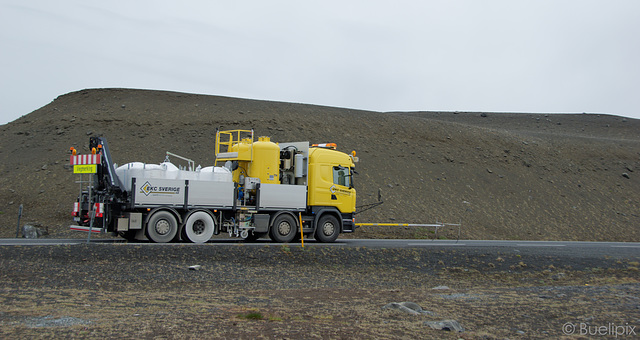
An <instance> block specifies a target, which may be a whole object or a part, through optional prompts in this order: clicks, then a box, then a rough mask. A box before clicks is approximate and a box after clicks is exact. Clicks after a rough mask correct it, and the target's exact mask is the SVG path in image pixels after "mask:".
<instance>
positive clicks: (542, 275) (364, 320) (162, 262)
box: [0, 244, 640, 339]
mask: <svg viewBox="0 0 640 340" xmlns="http://www.w3.org/2000/svg"><path fill="white" fill-rule="evenodd" d="M289 248H290V249H289V252H283V251H282V248H281V247H280V246H278V247H273V246H271V247H265V248H262V247H246V246H245V247H235V246H224V247H220V246H211V245H202V246H198V247H190V246H184V247H171V246H166V247H165V246H152V247H151V246H130V245H129V246H122V245H109V244H90V245H75V246H44V247H2V249H1V250H2V251H1V252H0V263H2V269H3V270H2V272H1V273H0V303H1V304H2V305H3V310H2V311H0V338H17V337H18V338H37V337H48V338H65V337H68V338H117V337H122V336H123V335H124V334H126V337H131V338H189V337H199V338H256V337H261V336H262V337H268V338H290V339H308V338H316V337H317V338H389V339H394V338H407V337H418V338H426V339H440V338H443V337H445V338H447V337H448V336H449V335H450V334H448V333H442V331H436V330H431V329H429V328H428V327H425V326H424V324H423V322H424V321H426V320H432V319H433V317H427V316H424V317H423V316H415V315H403V314H396V313H392V312H389V311H383V310H382V306H384V305H386V304H388V303H390V302H395V301H412V302H415V303H417V304H418V305H420V306H421V307H422V308H423V309H425V310H428V311H430V312H433V313H436V314H437V315H438V317H441V318H448V319H457V321H459V322H460V323H461V324H462V326H463V327H465V328H466V329H467V330H466V331H465V333H463V334H456V335H457V336H460V337H462V338H470V339H474V338H482V336H483V334H484V335H486V334H491V335H492V336H493V337H498V338H512V337H517V336H519V335H517V333H514V331H513V330H512V328H514V327H517V329H518V330H521V331H523V332H525V335H524V336H525V337H530V338H539V337H559V336H561V335H562V333H561V332H562V328H561V327H562V324H563V323H565V322H571V321H576V320H577V321H580V320H583V319H584V318H588V317H591V316H593V315H598V319H597V320H594V322H596V321H597V322H600V321H603V322H607V321H609V320H614V321H615V320H630V321H628V322H633V320H635V319H638V318H640V312H639V311H638V309H637V308H636V305H637V302H634V301H635V300H634V299H631V298H629V299H626V298H624V297H632V296H638V295H640V283H639V282H640V272H639V271H638V270H630V269H629V268H630V266H631V265H632V264H634V262H637V258H632V259H617V258H611V259H606V258H603V257H601V258H592V257H587V258H570V257H562V256H560V257H552V258H550V257H549V256H536V255H532V254H527V253H522V254H521V257H517V256H515V255H514V254H504V253H501V254H500V256H498V253H499V251H486V250H483V251H482V252H478V253H477V252H474V251H473V250H471V249H469V250H462V249H456V250H451V249H440V248H439V249H381V248H379V249H376V248H363V247H361V248H342V247H318V246H313V245H310V246H308V247H306V248H305V250H302V249H301V248H300V247H293V246H289ZM248 256H250V259H251V260H250V261H247V260H246V259H247V258H248ZM89 258H93V259H108V260H99V261H98V260H96V261H83V259H89ZM496 258H500V259H501V261H493V262H491V263H493V266H490V265H488V264H487V263H486V261H485V260H486V259H496ZM618 260H621V261H620V263H617V262H618ZM549 261H552V262H553V263H554V270H553V271H552V270H550V269H549V268H550V265H549ZM191 263H199V264H201V265H202V269H201V270H198V271H190V270H188V269H186V264H191ZM437 263H440V265H436V264H437ZM523 264H526V265H523ZM511 266H514V267H517V268H518V270H516V271H513V270H511V269H510V267H511ZM555 267H563V268H565V267H572V268H573V269H570V270H569V269H567V270H565V271H563V272H558V270H557V269H555ZM25 268H28V270H25ZM594 268H607V270H606V271H602V270H593V269H594ZM438 286H448V287H447V288H446V289H433V288H434V287H438ZM621 299H623V300H621ZM624 299H626V300H624ZM514 311H518V312H517V313H516V312H514ZM568 312H570V313H571V315H568V314H567V313H568ZM524 314H526V316H524ZM45 316H52V318H55V319H63V318H65V317H69V318H77V319H79V320H82V321H86V322H87V323H86V324H77V325H71V326H46V327H33V328H31V327H30V326H28V325H29V323H28V320H30V318H32V317H45ZM550 317H551V319H550ZM505 324H506V325H507V326H505Z"/></svg>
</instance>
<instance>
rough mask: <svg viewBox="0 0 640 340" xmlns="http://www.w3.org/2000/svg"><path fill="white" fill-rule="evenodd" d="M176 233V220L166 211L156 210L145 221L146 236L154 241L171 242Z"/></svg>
mask: <svg viewBox="0 0 640 340" xmlns="http://www.w3.org/2000/svg"><path fill="white" fill-rule="evenodd" d="M177 233H178V221H176V217H175V216H173V214H172V213H170V212H168V211H164V210H161V211H158V212H156V213H154V214H153V215H151V218H149V222H148V223H147V237H148V238H149V239H150V240H151V241H153V242H156V243H167V242H171V241H172V240H173V239H174V238H175V237H176V234H177Z"/></svg>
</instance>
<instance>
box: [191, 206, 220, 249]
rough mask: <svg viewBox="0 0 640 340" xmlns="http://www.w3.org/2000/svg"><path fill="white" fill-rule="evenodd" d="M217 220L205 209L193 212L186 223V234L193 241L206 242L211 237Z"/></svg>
mask: <svg viewBox="0 0 640 340" xmlns="http://www.w3.org/2000/svg"><path fill="white" fill-rule="evenodd" d="M214 229H215V222H214V221H213V218H212V217H211V215H209V214H207V213H206V212H204V211H196V212H194V213H191V214H190V215H189V217H188V218H187V222H186V223H185V224H184V236H186V238H187V239H188V240H189V241H191V242H193V243H204V242H207V241H209V239H211V236H213V232H214Z"/></svg>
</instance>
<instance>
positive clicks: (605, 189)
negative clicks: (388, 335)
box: [0, 89, 640, 241]
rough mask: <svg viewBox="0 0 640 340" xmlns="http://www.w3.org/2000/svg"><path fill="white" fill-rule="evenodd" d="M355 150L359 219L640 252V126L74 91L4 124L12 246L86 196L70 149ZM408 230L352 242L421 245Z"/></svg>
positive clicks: (130, 157) (1, 229) (5, 216)
mask: <svg viewBox="0 0 640 340" xmlns="http://www.w3.org/2000/svg"><path fill="white" fill-rule="evenodd" d="M218 127H219V128H222V129H235V128H237V129H249V128H254V129H255V131H256V134H257V135H259V136H260V135H266V136H271V137H272V140H274V141H276V142H286V141H303V140H308V141H311V142H314V143H318V142H335V143H337V144H338V149H339V150H342V151H346V152H350V151H351V150H356V151H357V153H358V156H359V157H360V163H358V164H357V170H358V173H359V175H357V176H356V178H355V181H356V182H355V184H356V188H357V190H358V195H359V196H358V200H359V202H358V205H360V204H366V203H372V202H375V201H376V200H377V192H378V189H381V192H382V196H383V199H384V201H385V203H384V204H383V205H382V206H380V207H378V208H377V209H374V210H370V211H367V212H364V213H362V214H360V215H358V216H357V221H358V222H391V221H395V222H412V223H429V222H435V221H436V220H437V221H445V222H458V221H462V223H463V237H464V238H487V239H526V240H612V241H640V121H639V120H636V119H630V118H622V117H617V116H611V115H595V114H552V115H544V114H523V113H519V114H507V113H482V114H481V113H471V112H455V113H454V112H410V113H403V112H390V113H382V112H369V111H358V110H349V109H341V108H332V107H323V106H314V105H305V104H292V103H279V102H268V101H258V100H246V99H236V98H227V97H219V96H205V95H192V94H184V93H174V92H162V91H145V90H126V89H93V90H83V91H78V92H73V93H69V94H66V95H62V96H60V97H58V98H56V99H55V100H54V101H53V102H51V103H50V104H48V105H46V106H44V107H42V108H40V109H38V110H36V111H34V112H32V113H30V114H28V115H25V116H23V117H21V118H20V119H17V120H16V121H13V122H11V123H9V124H6V125H3V126H0V174H1V175H0V237H12V236H14V235H15V228H16V223H17V212H18V206H19V205H20V204H23V205H24V215H23V219H22V221H23V222H34V223H39V224H41V225H45V226H49V228H50V232H51V233H52V235H54V236H55V235H56V234H63V233H65V232H66V227H67V226H68V225H69V224H70V223H71V216H70V212H71V208H72V203H73V200H74V198H75V196H76V195H77V193H78V191H79V188H78V184H75V180H76V177H75V176H74V175H73V174H72V173H71V171H70V170H69V168H68V163H69V158H68V156H69V155H68V150H69V147H70V146H75V147H76V148H78V149H79V150H81V152H87V151H88V150H87V144H88V139H89V136H90V135H100V136H104V137H106V138H107V140H108V142H109V146H110V148H111V152H112V156H113V158H114V161H115V162H117V163H119V164H124V163H127V162H132V161H142V162H148V163H159V162H161V161H163V160H164V157H165V151H171V152H174V153H177V154H180V155H183V156H187V157H189V158H191V159H194V160H195V161H196V163H199V164H202V165H203V166H205V165H211V164H212V163H213V147H214V137H215V131H216V128H218ZM421 235H422V236H423V235H424V231H422V230H417V229H413V228H412V229H405V228H387V229H379V228H378V229H377V228H361V229H359V230H358V231H357V232H356V234H355V235H354V236H356V237H368V236H383V237H420V236H421Z"/></svg>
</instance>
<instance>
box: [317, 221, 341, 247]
mask: <svg viewBox="0 0 640 340" xmlns="http://www.w3.org/2000/svg"><path fill="white" fill-rule="evenodd" d="M339 234H340V224H338V220H337V219H336V218H335V217H334V216H333V215H327V214H325V215H322V216H321V217H320V220H319V221H318V227H317V228H316V240H318V241H320V242H333V241H335V240H336V239H337V238H338V235H339Z"/></svg>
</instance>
